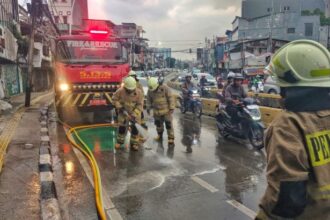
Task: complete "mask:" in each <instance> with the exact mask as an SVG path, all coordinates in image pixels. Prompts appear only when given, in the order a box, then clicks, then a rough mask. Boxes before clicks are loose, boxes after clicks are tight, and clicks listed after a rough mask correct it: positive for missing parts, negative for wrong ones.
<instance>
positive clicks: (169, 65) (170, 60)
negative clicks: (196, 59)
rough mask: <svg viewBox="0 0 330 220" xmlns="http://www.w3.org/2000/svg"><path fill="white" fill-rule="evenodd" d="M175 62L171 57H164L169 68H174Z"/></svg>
mask: <svg viewBox="0 0 330 220" xmlns="http://www.w3.org/2000/svg"><path fill="white" fill-rule="evenodd" d="M175 63H176V59H175V58H172V57H167V58H166V66H167V67H169V68H174V67H175Z"/></svg>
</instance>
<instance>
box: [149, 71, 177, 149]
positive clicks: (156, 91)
mask: <svg viewBox="0 0 330 220" xmlns="http://www.w3.org/2000/svg"><path fill="white" fill-rule="evenodd" d="M148 88H149V90H148V94H147V112H148V114H150V110H151V109H153V113H154V119H155V125H156V127H157V133H158V137H157V138H156V140H157V141H161V140H163V132H164V123H165V127H166V130H167V136H168V144H169V146H170V145H171V146H173V145H174V129H173V112H174V109H175V101H174V97H173V96H172V93H171V90H170V88H168V87H167V86H166V85H161V84H159V81H158V79H157V78H155V77H152V78H150V79H149V81H148Z"/></svg>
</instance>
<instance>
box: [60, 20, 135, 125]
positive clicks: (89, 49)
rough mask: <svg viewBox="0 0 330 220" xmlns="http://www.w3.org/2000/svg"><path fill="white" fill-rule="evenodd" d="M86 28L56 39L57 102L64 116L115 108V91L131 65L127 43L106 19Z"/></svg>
mask: <svg viewBox="0 0 330 220" xmlns="http://www.w3.org/2000/svg"><path fill="white" fill-rule="evenodd" d="M85 29H86V30H85V31H79V32H78V33H75V34H71V35H65V36H63V35H62V36H60V37H58V38H57V39H56V57H55V102H56V106H57V110H58V113H59V116H60V118H61V119H66V118H71V119H72V117H79V116H78V115H77V114H79V113H80V112H86V111H87V112H95V111H100V110H109V109H111V108H112V104H111V97H112V94H113V93H114V92H115V91H116V90H117V89H118V88H119V87H120V86H121V83H122V80H123V78H124V77H126V76H127V74H128V72H129V70H130V67H129V64H128V55H127V43H126V41H125V40H124V39H121V38H117V37H115V36H113V34H112V30H111V29H110V28H109V25H106V21H95V20H94V21H93V22H87V25H85Z"/></svg>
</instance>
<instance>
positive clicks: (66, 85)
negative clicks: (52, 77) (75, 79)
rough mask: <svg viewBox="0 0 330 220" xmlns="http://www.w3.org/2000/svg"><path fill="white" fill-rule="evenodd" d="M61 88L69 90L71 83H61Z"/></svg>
mask: <svg viewBox="0 0 330 220" xmlns="http://www.w3.org/2000/svg"><path fill="white" fill-rule="evenodd" d="M59 88H60V90H61V91H62V92H65V91H68V90H69V84H67V83H61V84H60V87H59Z"/></svg>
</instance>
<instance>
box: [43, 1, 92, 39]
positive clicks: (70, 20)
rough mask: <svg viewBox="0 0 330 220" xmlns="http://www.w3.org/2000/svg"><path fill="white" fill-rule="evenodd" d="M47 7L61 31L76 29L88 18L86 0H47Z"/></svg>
mask: <svg viewBox="0 0 330 220" xmlns="http://www.w3.org/2000/svg"><path fill="white" fill-rule="evenodd" d="M48 2H49V8H50V11H51V14H52V16H53V18H54V21H55V23H56V24H58V28H59V29H60V31H61V32H64V33H66V32H69V31H70V29H78V28H79V27H80V26H81V25H82V22H83V19H88V2H87V0H49V1H48Z"/></svg>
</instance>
